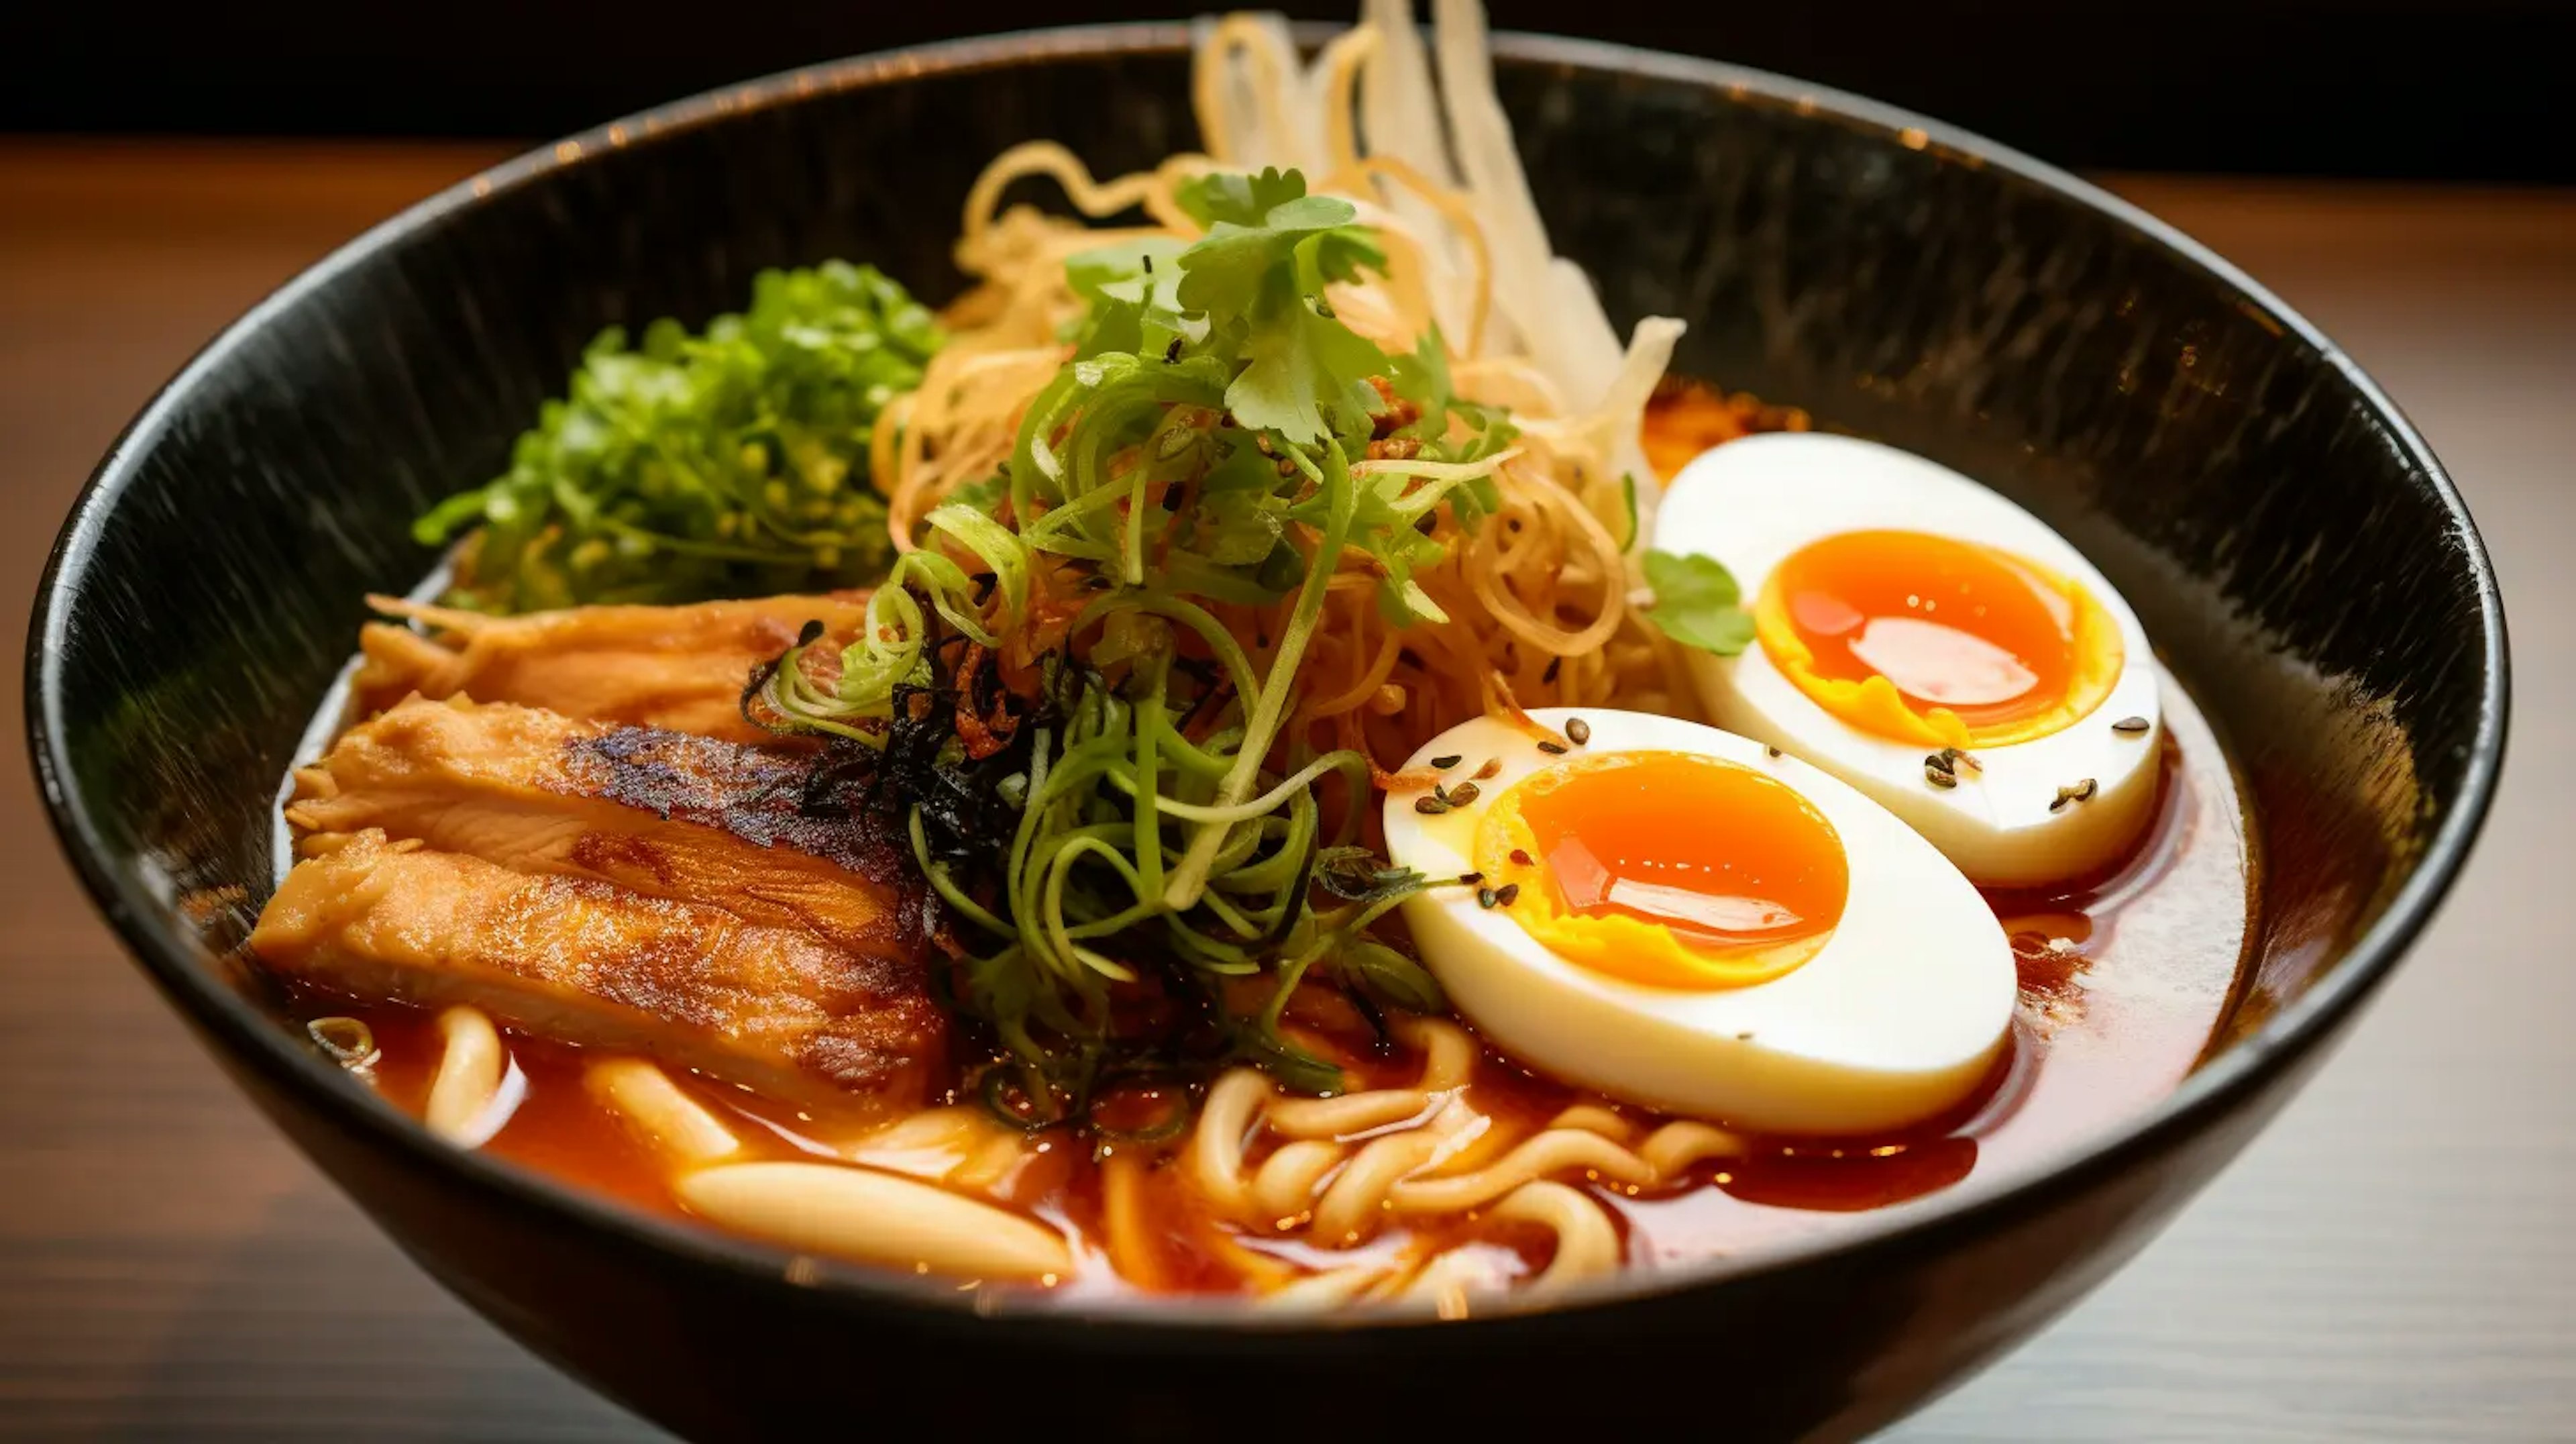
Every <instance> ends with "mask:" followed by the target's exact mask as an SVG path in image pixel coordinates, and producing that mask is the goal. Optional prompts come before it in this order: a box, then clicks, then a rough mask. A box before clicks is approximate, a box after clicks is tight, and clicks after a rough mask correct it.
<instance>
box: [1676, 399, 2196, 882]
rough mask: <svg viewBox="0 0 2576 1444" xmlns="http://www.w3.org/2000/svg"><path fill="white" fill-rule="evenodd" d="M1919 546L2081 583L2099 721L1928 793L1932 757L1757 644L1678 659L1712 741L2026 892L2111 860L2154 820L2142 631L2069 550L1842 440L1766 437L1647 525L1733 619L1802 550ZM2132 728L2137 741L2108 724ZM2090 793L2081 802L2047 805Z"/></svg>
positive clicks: (2151, 684)
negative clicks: (2109, 633) (1822, 782)
mask: <svg viewBox="0 0 2576 1444" xmlns="http://www.w3.org/2000/svg"><path fill="white" fill-rule="evenodd" d="M1874 529H1897V530H1905V531H1921V532H1931V533H1934V534H1937V535H1941V536H1948V537H1953V538H1956V539H1958V540H1961V541H1968V542H1977V543H1982V544H1984V545H1987V546H1992V547H1999V548H2001V549H2003V550H2005V551H2008V552H2012V553H2015V554H2017V555H2020V556H2023V557H2026V558H2028V559H2030V560H2031V561H2034V562H2037V563H2038V564H2040V565H2041V566H2044V567H2047V568H2050V569H2051V570H2053V571H2056V572H2057V573H2058V574H2059V575H2061V576H2064V577H2067V578H2069V579H2071V580H2073V581H2075V582H2077V583H2080V584H2081V585H2082V586H2083V587H2084V589H2085V590H2086V591H2087V592H2089V593H2091V594H2092V597H2093V600H2094V601H2095V602H2096V603H2098V604H2099V605H2100V606H2101V608H2102V610H2103V611H2104V612H2105V613H2106V614H2107V615H2108V616H2109V617H2110V618H2111V619H2112V621H2113V622H2114V623H2115V624H2116V625H2117V627H2118V629H2119V634H2120V646H2121V652H2122V657H2121V663H2120V673H2119V676H2118V678H2117V680H2115V681H2114V682H2113V684H2112V687H2111V690H2110V693H2109V695H2107V696H2105V697H2104V698H2103V699H2102V702H2101V704H2100V705H2099V706H2097V707H2096V708H2094V709H2093V711H2092V712H2090V713H2088V714H2087V715H2085V716H2084V717H2082V718H2080V719H2078V720H2077V721H2075V722H2074V723H2072V724H2071V725H2069V726H2068V727H2066V728H2065V729H2064V730H2062V731H2058V732H2054V733H2051V734H2049V735H2048V736H2045V737H2038V738H2033V739H2032V740H2030V741H2027V742H2017V743H2013V744H2011V745H2008V746H2000V747H1987V748H1979V749H1976V751H1975V754H1974V755H1975V758H1976V760H1977V761H1978V762H1979V763H1981V764H1982V767H1981V768H1978V769H1971V768H1968V767H1964V766H1963V767H1959V768H1957V769H1956V776H1957V777H1958V780H1959V781H1958V786H1956V787H1952V788H1946V789H1945V788H1937V787H1934V786H1933V785H1931V784H1930V783H1928V782H1926V781H1925V780H1924V758H1925V757H1926V755H1927V754H1928V753H1930V752H1931V751H1933V750H1935V749H1933V748H1931V747H1928V746H1927V745H1926V744H1924V743H1922V742H1899V741H1895V740H1892V739H1890V738H1886V737H1881V736H1879V735H1877V734H1876V733H1872V732H1865V731H1863V730H1861V729H1860V728H1857V727H1855V726H1853V725H1852V724H1851V723H1849V722H1846V721H1844V720H1843V719H1842V718H1840V717H1838V716H1836V715H1834V714H1833V713H1831V712H1828V711H1826V710H1825V709H1824V708H1823V707H1822V706H1819V705H1818V704H1817V703H1816V701H1815V700H1814V699H1813V698H1811V697H1809V696H1808V695H1807V694H1806V693H1804V692H1802V691H1800V690H1799V689H1798V686H1797V684H1796V683H1795V682H1792V681H1791V680H1790V679H1789V678H1788V677H1787V676H1786V675H1785V674H1784V673H1782V672H1781V671H1780V669H1779V668H1778V667H1776V666H1774V665H1773V664H1772V662H1771V659H1770V658H1769V657H1768V656H1766V655H1765V654H1764V652H1763V649H1762V646H1761V644H1760V643H1759V642H1756V643H1754V644H1753V645H1751V646H1748V647H1746V648H1745V649H1744V651H1743V653H1742V654H1741V655H1738V656H1734V657H1719V656H1715V655H1712V654H1710V653H1707V652H1701V651H1696V650H1694V651H1692V652H1691V653H1690V664H1691V670H1692V673H1693V676H1694V678H1695V679H1696V680H1697V682H1698V684H1699V691H1700V697H1701V702H1702V705H1704V706H1705V707H1706V708H1707V709H1708V714H1709V716H1710V718H1711V719H1712V720H1714V721H1716V722H1717V723H1718V725H1720V726H1722V727H1727V728H1731V729H1733V730H1735V731H1738V732H1742V733H1744V734H1745V735H1747V736H1750V737H1754V738H1758V739H1760V740H1761V741H1764V742H1768V743H1770V744H1772V745H1773V746H1776V747H1781V748H1785V749H1787V750H1788V751H1791V752H1794V753H1796V754H1798V755H1799V756H1801V757H1803V758H1805V759H1807V760H1808V761H1810V762H1813V763H1815V764H1816V765H1817V766H1819V767H1822V768H1824V769H1825V770H1826V771H1828V772H1831V773H1833V774H1834V775H1835V776H1837V777H1839V778H1841V779H1842V780H1844V781H1845V782H1848V783H1850V784H1852V785H1853V786H1854V787H1857V788H1859V789H1860V790H1861V791H1863V792H1865V793H1867V794H1869V796H1870V797H1871V798H1872V799H1873V800H1875V801H1877V802H1878V803H1879V804H1881V805H1882V806H1884V807H1886V808H1887V809H1888V810H1889V811H1891V812H1894V813H1895V814H1896V815H1897V816H1899V817H1901V818H1904V819H1905V820H1906V821H1907V822H1908V823H1910V824H1912V825H1913V826H1914V828H1915V829H1916V830H1917V831H1919V832H1921V833H1922V834H1923V835H1924V836H1925V837H1928V838H1930V839H1931V840H1932V843H1933V845H1934V846H1936V847H1938V848H1940V849H1941V851H1942V852H1943V853H1944V854H1946V855H1947V856H1948V857H1949V859H1950V860H1951V861H1952V862H1954V863H1956V864H1958V866H1959V869H1960V870H1961V871H1963V872H1965V873H1966V874H1967V875H1968V876H1969V877H1970V878H1972V879H1974V880H1976V881H1977V882H1979V883H1981V884H1984V885H1986V886H1990V887H2020V886H2033V885H2037V884H2042V883H2049V882H2057V881H2062V880H2064V879H2067V878H2071V877H2077V876H2081V875H2083V874H2086V873H2089V872H2092V871H2094V870H2095V869H2097V868H2100V867H2102V866H2104V865H2105V864H2108V863H2110V862H2112V861H2114V860H2116V859H2117V858H2118V857H2119V856H2120V855H2121V854H2122V853H2123V852H2124V851H2126V850H2127V849H2128V847H2129V845H2130V844H2131V843H2132V842H2134V841H2135V840H2136V838H2137V836H2138V834H2139V833H2140V832H2141V831H2142V830H2144V828H2145V826H2146V824H2147V821H2148V820H2149V818H2150V817H2151V816H2152V814H2153V812H2154V810H2155V800H2156V786H2157V778H2158V774H2159V768H2158V757H2159V755H2160V754H2161V752H2162V750H2163V736H2164V715H2163V708H2162V706H2161V703H2160V701H2159V698H2158V675H2157V674H2158V668H2157V666H2156V662H2155V658H2154V655H2153V653H2152V652H2150V651H2149V650H2148V646H2147V634H2146V629H2145V628H2144V627H2141V626H2140V625H2139V624H2138V619H2137V615H2136V614H2135V613H2134V612H2132V611H2130V610H2129V604H2128V603H2127V602H2126V601H2125V600H2123V599H2122V598H2121V596H2120V594H2119V593H2118V592H2116V591H2113V590H2112V588H2111V584H2110V582H2109V581H2107V580H2105V579H2104V578H2103V576H2102V574H2101V573H2100V572H2099V571H2097V570H2095V569H2094V567H2093V564H2092V563H2090V562H2088V561H2086V560H2085V559H2084V555H2083V553H2081V552H2079V551H2077V550H2076V549H2075V548H2074V547H2073V546H2071V545H2069V544H2068V543H2067V541H2066V539H2065V538H2063V537H2061V536H2059V535H2058V534H2057V533H2056V532H2055V531H2053V530H2051V529H2050V528H2049V526H2048V524H2047V523H2045V522H2042V521H2041V520H2040V519H2039V518H2037V517H2035V516H2032V515H2031V514H2030V513H2029V512H2027V511H2024V510H2022V509H2021V508H2020V507H2018V506H2015V505H2014V504H2013V503H2011V502H2009V501H2006V500H2005V499H2004V498H2003V497H2001V496H1999V495H1997V494H1996V493H1994V492H1992V491H1989V490H1987V489H1986V488H1985V487H1983V486H1980V485H1978V484H1977V483H1976V482H1973V481H1971V480H1969V479H1968V478H1966V477H1964V476H1961V475H1959V474H1958V473H1957V472H1955V471H1952V470H1950V469H1949V468H1947V467H1944V466H1941V465H1938V464H1937V463H1934V462H1930V461H1926V460H1924V459H1923V458H1922V457H1919V456H1916V455H1914V454H1912V453H1910V452H1905V451H1899V450H1897V449H1895V448H1894V447H1889V446H1882V445H1879V444H1878V443H1876V442H1872V441H1861V440H1857V439H1854V438H1851V437H1845V436H1825V435H1819V434H1816V433H1812V432H1807V433H1788V432H1781V433H1772V434H1766V435H1761V436H1751V437H1746V438H1743V439H1742V440H1738V441H1730V442H1727V443H1726V444H1724V445H1722V446H1718V447H1715V448H1713V449H1711V450H1709V451H1707V452H1704V453H1702V454H1701V455H1700V456H1699V457H1698V458H1697V459H1696V460H1694V461H1692V462H1691V463H1690V464H1689V465H1688V466H1686V467H1684V468H1682V471H1681V474H1680V475H1679V476H1676V477H1675V478H1674V479H1673V483H1672V486H1671V487H1670V488H1669V489H1668V490H1667V491H1666V492H1665V494H1664V499H1663V505H1662V508H1661V510H1660V511H1658V513H1657V514H1656V519H1655V536H1654V545H1655V547H1656V549H1657V550H1659V551H1666V552H1674V553H1682V554H1695V555H1700V556H1707V557H1713V558H1715V559H1716V560H1717V561H1719V562H1721V563H1723V564H1724V565H1725V567H1726V569H1727V570H1728V571H1730V572H1732V573H1734V575H1735V580H1736V584H1737V585H1738V586H1739V587H1741V588H1742V589H1743V593H1744V598H1745V605H1746V606H1747V607H1750V606H1751V605H1752V601H1753V598H1755V597H1756V596H1759V595H1760V594H1761V590H1762V586H1763V583H1764V582H1765V581H1767V580H1768V579H1769V577H1770V575H1771V572H1772V570H1773V568H1775V567H1777V566H1778V565H1779V564H1780V563H1781V562H1782V561H1784V560H1786V559H1787V558H1788V557H1789V555H1790V554H1791V553H1793V552H1795V551H1797V550H1798V549H1799V548H1801V547H1804V546H1806V545H1807V544H1809V543H1810V542H1814V541H1816V540H1818V539H1820V538H1823V537H1827V536H1832V535H1835V534H1837V533H1841V532H1849V531H1862V530H1874ZM2128 717H2143V718H2145V719H2146V721H2147V729H2146V730H2145V731H2144V732H2136V733H2125V732H2116V731H2114V730H2113V729H2112V726H2111V724H2112V723H2114V722H2116V721H2119V720H2121V719H2123V718H2128ZM2087 779H2090V780H2091V782H2092V784H2093V793H2092V796H2091V797H2090V798H2088V799H2085V800H2082V801H2069V802H2067V803H2065V804H2064V805H2062V806H2060V805H2057V799H2058V790H2059V789H2060V788H2062V787H2080V786H2081V785H2082V784H2083V783H2084V782H2085V781H2086V780H2087Z"/></svg>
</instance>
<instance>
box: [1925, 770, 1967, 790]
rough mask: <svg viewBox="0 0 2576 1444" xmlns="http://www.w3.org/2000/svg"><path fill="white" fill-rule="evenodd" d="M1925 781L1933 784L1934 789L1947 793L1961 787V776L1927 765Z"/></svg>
mask: <svg viewBox="0 0 2576 1444" xmlns="http://www.w3.org/2000/svg"><path fill="white" fill-rule="evenodd" d="M1923 780H1924V781H1926V782H1929V783H1931V784H1932V785H1933V786H1934V787H1938V788H1941V789H1943V790H1944V791H1947V790H1948V789H1950V788H1953V787H1956V786H1958V785H1959V774H1957V773H1955V772H1948V771H1944V770H1943V769H1941V768H1938V767H1932V766H1928V765H1927V766H1926V767H1925V768H1924V769H1923Z"/></svg>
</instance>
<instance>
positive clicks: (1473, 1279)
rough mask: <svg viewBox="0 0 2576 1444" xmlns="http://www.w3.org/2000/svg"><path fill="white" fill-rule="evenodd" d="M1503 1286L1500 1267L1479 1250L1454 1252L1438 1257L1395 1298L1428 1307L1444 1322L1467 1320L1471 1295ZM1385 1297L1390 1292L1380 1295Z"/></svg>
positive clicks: (1466, 1249)
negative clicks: (1425, 1304) (1468, 1300)
mask: <svg viewBox="0 0 2576 1444" xmlns="http://www.w3.org/2000/svg"><path fill="white" fill-rule="evenodd" d="M1503 1284H1504V1278H1503V1275H1502V1268H1501V1265H1500V1264H1498V1263H1497V1262H1496V1261H1495V1260H1494V1259H1493V1258H1492V1256H1490V1255H1488V1254H1485V1253H1483V1252H1481V1251H1479V1250H1475V1249H1468V1248H1453V1249H1450V1250H1449V1251H1448V1252H1446V1253H1442V1254H1438V1255H1435V1256H1434V1257H1433V1258H1432V1260H1431V1261H1430V1262H1429V1263H1426V1264H1424V1265H1423V1266H1422V1268H1421V1271H1420V1272H1418V1273H1416V1274H1414V1276H1413V1277H1412V1278H1411V1279H1410V1280H1408V1281H1407V1282H1406V1283H1405V1284H1404V1286H1403V1287H1402V1288H1401V1289H1398V1290H1394V1291H1392V1296H1393V1297H1395V1298H1398V1299H1402V1300H1405V1301H1407V1302H1411V1303H1427V1304H1429V1305H1431V1306H1432V1308H1433V1309H1434V1311H1436V1312H1437V1313H1438V1314H1439V1315H1440V1317H1442V1318H1444V1319H1459V1318H1465V1317H1466V1316H1467V1309H1468V1305H1467V1297H1468V1295H1469V1294H1470V1293H1475V1292H1490V1291H1493V1290H1496V1289H1499V1288H1501V1287H1502V1286H1503ZM1381 1292H1382V1293H1385V1292H1387V1291H1381Z"/></svg>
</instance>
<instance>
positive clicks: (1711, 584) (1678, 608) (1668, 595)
mask: <svg viewBox="0 0 2576 1444" xmlns="http://www.w3.org/2000/svg"><path fill="white" fill-rule="evenodd" d="M1646 584H1647V585H1648V586H1650V587H1653V588H1654V589H1655V605H1654V606H1653V607H1652V608H1650V609H1649V610H1648V611H1647V613H1646V615H1647V616H1648V617H1649V618H1650V619H1652V620H1653V622H1654V624H1655V625H1656V626H1658V627H1661V628H1663V631H1664V635H1665V636H1667V637H1670V638H1672V639H1673V640H1674V641H1676V642H1679V643H1681V644H1682V645H1684V646H1686V647H1697V648H1699V649H1700V650H1701V651H1703V652H1714V653H1716V654H1717V655H1719V656H1721V657H1732V656H1734V655H1735V654H1737V653H1738V652H1741V651H1743V650H1744V649H1745V647H1746V646H1748V645H1749V644H1751V642H1752V641H1753V618H1752V617H1750V616H1748V615H1746V614H1745V611H1744V609H1743V608H1742V607H1740V606H1738V605H1737V603H1738V602H1739V601H1740V600H1742V593H1741V592H1739V591H1738V590H1737V588H1736V585H1735V576H1734V574H1733V573H1731V572H1729V571H1728V570H1727V569H1726V568H1725V567H1724V566H1722V565H1720V564H1719V563H1718V561H1717V559H1716V558H1714V557H1704V556H1675V555H1674V554H1673V553H1671V552H1648V553H1646Z"/></svg>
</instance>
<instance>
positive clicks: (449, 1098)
mask: <svg viewBox="0 0 2576 1444" xmlns="http://www.w3.org/2000/svg"><path fill="white" fill-rule="evenodd" d="M438 1036H439V1039H440V1041H441V1042H442V1044H443V1045H444V1046H443V1047H442V1048H441V1050H440V1052H439V1055H438V1072H437V1074H436V1075H435V1076H433V1077H432V1078H431V1079H430V1083H429V1103H428V1106H426V1107H425V1108H423V1109H422V1110H421V1121H422V1122H423V1123H426V1124H427V1125H428V1126H429V1131H430V1132H432V1133H435V1134H437V1135H438V1136H439V1137H441V1138H444V1139H446V1140H447V1141H448V1142H450V1143H453V1144H456V1145H458V1146H459V1147H465V1148H471V1147H475V1146H477V1145H479V1144H480V1143H481V1142H482V1141H483V1139H482V1136H481V1135H482V1134H483V1133H484V1132H485V1128H484V1115H486V1114H487V1113H489V1112H490V1111H491V1109H492V1105H493V1103H494V1102H495V1101H496V1100H497V1099H498V1098H499V1097H500V1096H501V1075H502V1073H503V1072H504V1070H506V1069H507V1068H508V1066H509V1062H510V1055H509V1053H508V1052H507V1051H506V1050H504V1049H503V1048H502V1046H501V1034H500V1032H499V1030H497V1029H495V1028H494V1027H493V1026H492V1020H491V1019H490V1018H487V1017H485V1016H484V1015H483V1013H482V1011H481V1010H480V1009H476V1008H467V1007H461V1006H460V1007H454V1008H449V1009H448V1010H446V1011H445V1012H443V1013H440V1014H439V1015H438Z"/></svg>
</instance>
